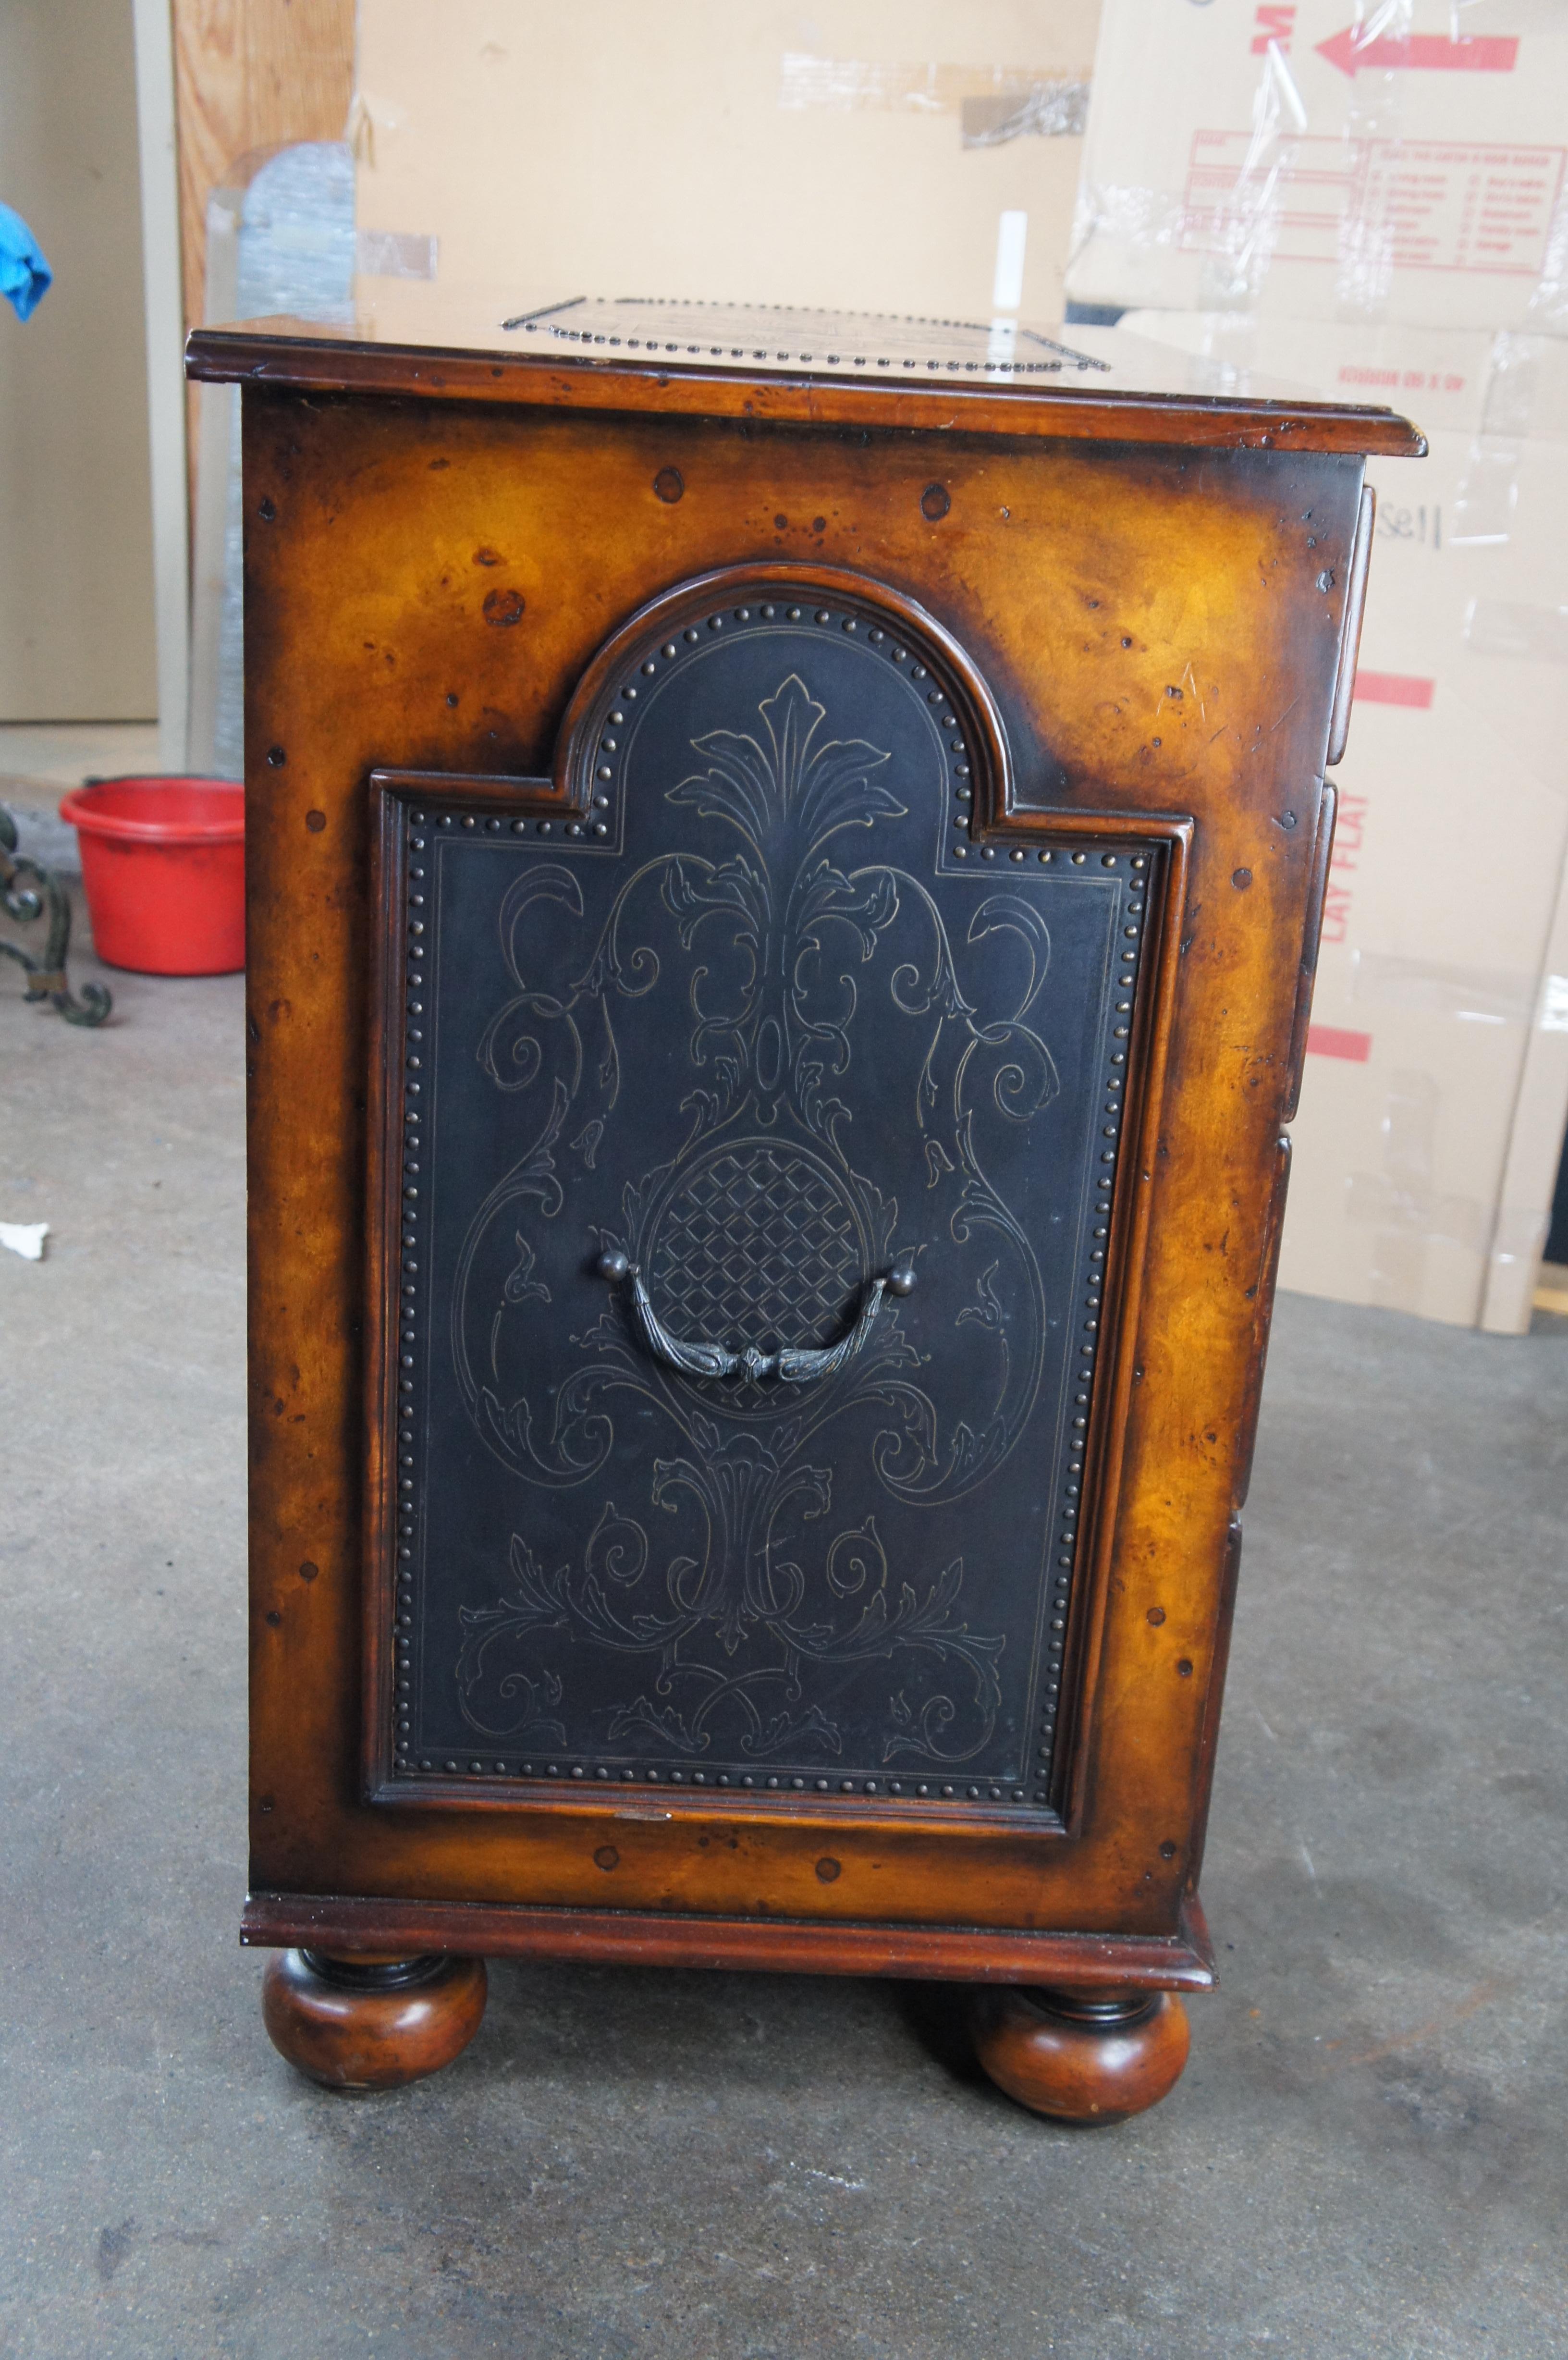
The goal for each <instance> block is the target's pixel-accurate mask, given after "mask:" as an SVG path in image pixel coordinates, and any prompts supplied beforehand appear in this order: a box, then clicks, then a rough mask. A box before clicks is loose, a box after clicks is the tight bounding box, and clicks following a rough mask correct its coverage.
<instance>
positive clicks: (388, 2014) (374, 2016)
mask: <svg viewBox="0 0 1568 2360" xmlns="http://www.w3.org/2000/svg"><path fill="white" fill-rule="evenodd" d="M484 2014H485V1961H484V1960H483V1959H452V1958H438V1957H425V1958H416V1959H388V1958H374V1959H365V1958H360V1959H344V1958H332V1957H329V1956H328V1955H327V1953H326V1952H324V1951H322V1950H276V1951H274V1953H273V1955H272V1957H271V1958H270V1959H269V1960H268V1961H267V1972H266V1974H265V1976H264V1977H263V1979H262V1985H261V2016H262V2022H263V2023H264V2024H265V2025H266V2027H267V2032H268V2034H269V2036H270V2038H271V2040H272V2045H273V2047H274V2048H275V2049H278V2050H279V2051H280V2053H281V2054H282V2055H283V2056H285V2057H287V2058H288V2060H289V2063H290V2065H294V2066H297V2067H298V2068H299V2071H300V2072H301V2073H305V2074H308V2075H309V2076H310V2080H311V2081H319V2082H320V2083H321V2087H322V2089H323V2090H342V2091H345V2092H351V2093H354V2092H367V2091H370V2090H396V2089H398V2088H400V2087H401V2085H402V2084H403V2083H404V2082H405V2081H422V2080H423V2078H424V2076H425V2075H426V2074H427V2073H439V2072H440V2070H441V2067H442V2066H443V2065H450V2064H451V2063H452V2059H453V2058H454V2057H458V2056H461V2055H462V2053H463V2050H464V2049H466V2048H467V2046H468V2044H469V2042H470V2041H471V2040H472V2039H473V2038H474V2034H475V2033H476V2032H477V2031H478V2029H479V2026H480V2023H481V2020H482V2018H483V2017H484Z"/></svg>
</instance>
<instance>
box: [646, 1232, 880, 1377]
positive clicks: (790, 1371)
mask: <svg viewBox="0 0 1568 2360" xmlns="http://www.w3.org/2000/svg"><path fill="white" fill-rule="evenodd" d="M599 1275H600V1277H601V1278H607V1279H608V1280H609V1282H610V1284H612V1286H618V1285H619V1284H620V1283H621V1281H622V1279H624V1278H629V1279H630V1280H631V1283H632V1313H633V1317H634V1318H635V1320H636V1322H637V1329H638V1332H639V1333H640V1335H641V1337H642V1340H643V1342H644V1343H645V1344H646V1345H647V1347H648V1350H649V1351H650V1352H651V1353H652V1355H653V1357H654V1359H655V1360H659V1361H662V1362H663V1364H664V1366H665V1367H666V1368H667V1369H678V1370H679V1371H681V1375H682V1376H687V1377H749V1378H751V1379H752V1380H753V1381H756V1380H757V1379H758V1378H761V1377H779V1378H782V1380H783V1381H784V1382H785V1383H786V1384H790V1385H809V1384H815V1383H817V1382H820V1380H821V1379H822V1378H823V1377H831V1376H833V1375H834V1374H835V1373H836V1371H838V1370H840V1369H842V1368H844V1367H846V1366H847V1364H848V1363H849V1362H850V1361H851V1360H854V1359H855V1354H856V1353H857V1352H859V1351H860V1350H861V1349H862V1347H863V1346H864V1345H865V1343H866V1338H868V1337H869V1335H870V1333H871V1330H872V1328H873V1327H875V1326H876V1325H877V1313H878V1312H879V1311H880V1310H881V1308H882V1297H883V1295H885V1294H892V1295H909V1293H911V1292H912V1290H913V1288H914V1284H915V1273H914V1269H913V1267H912V1265H911V1264H909V1263H908V1262H900V1263H898V1266H897V1267H896V1268H895V1269H893V1270H890V1271H889V1272H888V1273H887V1277H886V1278H874V1279H873V1280H872V1281H871V1283H870V1284H869V1285H868V1286H867V1287H866V1293H865V1295H864V1296H863V1298H862V1301H861V1306H860V1310H859V1314H858V1316H857V1317H856V1318H855V1325H854V1327H851V1329H850V1330H849V1332H848V1334H847V1335H845V1336H842V1337H840V1338H839V1340H838V1342H837V1343H836V1344H828V1345H825V1346H823V1347H822V1349H806V1348H802V1349H793V1348H789V1347H787V1348H786V1349H783V1350H781V1351H778V1352H761V1351H758V1349H757V1346H756V1345H755V1344H748V1345H747V1346H746V1349H745V1350H744V1351H741V1352H732V1351H730V1350H729V1349H728V1348H727V1347H726V1346H725V1345H723V1344H708V1343H688V1342H686V1341H685V1340H684V1338H681V1337H680V1336H672V1335H671V1334H670V1330H669V1328H668V1327H666V1326H665V1325H664V1323H663V1321H662V1320H661V1319H660V1318H659V1314H658V1312H657V1311H655V1309H654V1307H653V1306H652V1304H651V1303H650V1302H649V1301H648V1289H647V1287H646V1286H644V1284H643V1283H642V1273H641V1272H640V1271H639V1270H638V1269H637V1264H636V1263H635V1262H632V1261H630V1260H629V1259H628V1257H627V1256H626V1254H624V1253H622V1252H621V1251H619V1250H618V1249H616V1250H615V1251H612V1252H610V1253H603V1254H601V1255H600V1256H599Z"/></svg>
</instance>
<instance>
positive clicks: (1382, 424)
mask: <svg viewBox="0 0 1568 2360" xmlns="http://www.w3.org/2000/svg"><path fill="white" fill-rule="evenodd" d="M466 324H468V325H469V327H470V328H471V330H473V329H474V327H475V323H474V322H468V323H466ZM482 333H483V331H479V332H478V333H475V336H474V341H473V342H468V343H456V342H451V343H449V342H446V341H444V340H443V341H431V342H425V341H423V340H419V341H402V340H400V339H397V340H394V339H391V338H384V337H383V336H381V335H379V334H369V333H365V330H364V329H360V328H352V327H343V328H337V327H332V326H328V325H323V324H322V323H321V322H307V321H299V320H287V319H276V320H260V321H256V320H252V321H240V322H235V323H234V325H233V326H229V327H223V328H199V329H197V330H196V331H195V332H194V333H193V334H192V335H191V337H190V338H189V340H188V342H187V345H186V372H187V375H188V376H190V377H192V378H195V379H197V380H199V381H201V382H202V383H204V384H211V385H253V386H278V387H285V388H297V389H299V390H302V391H312V392H334V393H385V394H400V395H405V396H407V395H418V396H420V397H423V398H426V399H438V400H440V399H444V400H461V401H498V402H505V403H512V404H517V405H520V406H527V407H530V408H543V409H553V410H583V411H593V410H617V411H623V412H625V411H657V412H659V413H660V414H661V415H664V416H679V417H689V418H741V419H748V420H755V421H766V422H768V423H777V424H780V425H783V424H803V425H817V426H852V427H860V426H882V427H894V428H898V427H902V428H906V429H909V430H913V431H918V432H925V433H931V432H953V433H974V434H1012V435H1018V436H1021V437H1025V438H1051V439H1066V440H1075V441H1083V442H1109V443H1178V444H1188V445H1192V446H1193V447H1200V448H1206V449H1214V448H1221V449H1234V450H1270V449H1272V450H1292V451H1317V452H1338V453H1347V454H1352V455H1357V454H1366V455H1367V456H1381V457H1392V458H1401V457H1402V458H1422V457H1424V456H1425V454H1426V450H1427V443H1426V437H1425V436H1424V435H1423V434H1422V433H1421V432H1420V431H1419V429H1418V428H1416V427H1414V426H1412V425H1411V423H1410V421H1409V420H1408V419H1406V418H1401V417H1400V416H1399V414H1398V413H1397V412H1396V411H1394V410H1385V409H1380V408H1361V407H1357V406H1355V405H1350V404H1340V403H1334V402H1320V401H1312V400H1306V399H1300V400H1299V399H1292V398H1290V396H1289V395H1288V394H1283V393H1282V394H1281V395H1279V396H1278V397H1276V396H1273V395H1270V396H1268V397H1264V396H1261V395H1247V396H1245V397H1237V396H1231V395H1216V394H1204V393H1193V392H1190V391H1187V390H1184V389H1183V388H1182V386H1181V382H1180V380H1181V377H1182V374H1183V371H1184V369H1185V367H1186V366H1187V364H1186V362H1185V360H1184V358H1183V356H1182V355H1179V354H1175V353H1171V352H1167V351H1165V350H1164V349H1163V348H1162V347H1160V346H1159V345H1154V344H1149V343H1148V342H1147V341H1145V340H1143V339H1139V338H1136V337H1132V336H1127V337H1125V338H1120V332H1119V331H1116V330H1112V331H1108V332H1107V331H1102V332H1100V333H1098V335H1097V336H1091V335H1090V334H1089V333H1084V332H1081V331H1079V330H1076V329H1074V330H1073V331H1071V332H1070V333H1072V334H1073V335H1074V336H1081V338H1082V341H1083V343H1084V344H1090V343H1091V342H1093V343H1094V344H1095V345H1096V347H1097V349H1098V350H1099V351H1102V352H1103V351H1114V352H1116V355H1117V364H1118V365H1116V366H1107V365H1106V364H1105V363H1104V362H1103V361H1100V360H1096V361H1095V363H1094V368H1095V374H1094V376H1093V377H1088V376H1086V375H1083V374H1082V373H1079V372H1075V373H1074V374H1073V377H1071V379H1070V380H1069V379H1041V378H1034V379H1029V380H1027V381H1024V382H1018V381H1016V380H1015V381H1010V382H1001V381H997V380H996V379H995V378H993V377H985V376H979V377H977V378H967V379H959V378H951V379H946V380H944V381H938V382H927V383H918V382H913V381H909V380H906V379H903V378H900V377H892V376H887V377H882V376H878V375H876V374H874V373H872V374H864V375H856V376H842V375H834V374H830V373H828V372H826V371H823V372H821V373H819V372H815V371H812V370H808V369H773V368H770V369H768V370H767V371H757V370H747V369H745V368H735V367H732V366H724V365H722V364H721V365H717V366H708V365H702V364H693V363H691V362H689V361H685V362H680V363H675V362H671V363H669V364H663V363H656V362H653V361H649V360H634V359H632V358H630V357H629V356H626V355H612V356H606V357H598V356H595V357H593V358H592V359H590V358H587V357H574V356H572V355H562V354H561V353H550V354H548V355H547V354H543V353H539V352H538V351H528V350H519V349H517V347H516V346H515V345H512V344H486V343H485V342H483V341H480V335H481V334H482ZM1118 338H1120V342H1119V343H1118V342H1117V341H1116V340H1117V339H1118ZM1161 380H1165V381H1164V382H1161Z"/></svg>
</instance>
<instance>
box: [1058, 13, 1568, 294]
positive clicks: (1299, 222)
mask: <svg viewBox="0 0 1568 2360" xmlns="http://www.w3.org/2000/svg"><path fill="white" fill-rule="evenodd" d="M1565 189H1568V9H1564V8H1563V7H1561V6H1557V5H1543V4H1542V0H1515V5H1505V0H1475V5H1473V6H1469V7H1466V8H1465V9H1464V10H1463V12H1461V11H1459V10H1457V9H1454V8H1452V7H1451V6H1449V5H1446V0H1389V5H1384V6H1381V7H1379V8H1377V10H1376V11H1375V12H1372V13H1370V14H1369V13H1367V11H1366V10H1364V9H1363V8H1361V7H1360V6H1359V5H1347V0H1297V5H1257V0H1209V5H1194V0H1182V4H1181V5H1175V0H1163V4H1162V5H1158V6H1153V7H1151V6H1150V5H1149V0H1106V5H1105V10H1104V13H1103V16H1102V18H1101V28H1100V43H1099V49H1098V53H1097V55H1096V59H1095V63H1094V83H1093V90H1092V95H1091V100H1090V107H1089V116H1088V124H1087V130H1086V135H1085V140H1084V153H1083V182H1082V186H1081V190H1080V196H1079V206H1078V215H1077V222H1076V225H1075V230H1074V237H1073V262H1072V264H1071V267H1070V268H1069V272H1068V279H1067V291H1068V295H1069V297H1070V298H1071V299H1073V300H1075V301H1078V302H1082V303H1091V304H1119V305H1133V306H1154V307H1157V308H1168V309H1172V310H1181V311H1199V310H1206V309H1216V310H1217V309H1227V310H1229V309H1236V310H1243V311H1250V310H1258V311H1267V312H1278V313H1280V314H1281V315H1284V316H1288V317H1292V318H1297V319H1317V320H1325V321H1327V320H1333V321H1340V322H1344V321H1357V320H1360V321H1377V320H1388V321H1390V322H1399V323H1404V324H1410V325H1434V326H1442V325H1448V326H1454V327H1466V326H1468V327H1476V328H1496V327H1508V326H1517V325H1520V324H1523V323H1524V322H1526V321H1527V320H1529V321H1541V320H1544V319H1547V318H1548V317H1550V319H1551V320H1552V322H1553V323H1556V324H1561V322H1560V321H1559V319H1558V314H1559V313H1562V314H1563V317H1568V205H1565V201H1564V191H1565Z"/></svg>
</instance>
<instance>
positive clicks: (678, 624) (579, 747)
mask: <svg viewBox="0 0 1568 2360" xmlns="http://www.w3.org/2000/svg"><path fill="white" fill-rule="evenodd" d="M764 639H774V640H776V641H777V643H778V645H779V649H780V650H784V649H785V647H786V646H788V648H789V651H790V655H791V658H792V659H793V658H797V657H799V658H801V659H802V660H803V661H807V662H808V663H809V657H808V656H806V655H805V652H804V651H805V650H808V649H809V648H810V645H811V641H813V640H815V641H816V642H817V643H818V644H819V645H820V646H821V647H822V649H823V650H824V653H825V650H826V648H827V647H828V646H829V645H833V644H837V645H840V646H842V645H843V644H844V642H845V641H849V642H852V643H853V644H854V645H855V647H856V648H858V649H860V650H865V651H866V654H867V656H868V658H869V660H870V661H869V664H868V667H867V671H866V674H865V675H864V680H865V690H864V691H863V693H867V692H868V693H869V694H871V695H872V697H873V700H874V701H875V702H876V703H877V704H880V703H881V702H882V697H881V695H879V694H877V690H876V688H875V685H874V683H875V682H876V678H877V673H878V672H884V671H885V673H886V677H887V681H888V683H889V686H888V689H887V691H886V692H885V693H886V694H887V695H889V696H891V697H892V698H893V699H894V700H895V702H896V701H898V699H899V697H900V695H901V694H902V695H903V696H907V697H909V699H911V700H912V702H913V703H914V704H916V705H923V706H924V708H925V710H926V713H927V716H929V717H930V718H931V720H932V721H933V722H935V723H936V725H937V726H938V727H940V728H941V729H942V731H943V732H944V734H945V737H947V739H948V740H950V741H956V742H950V743H949V744H948V745H947V748H946V750H947V752H948V753H949V754H950V755H951V757H952V759H951V761H950V762H948V763H947V764H946V766H945V767H946V768H947V769H948V770H949V771H950V773H951V777H950V781H949V783H950V786H951V789H952V794H953V806H954V812H955V814H958V815H959V816H961V817H966V818H969V819H970V820H972V823H973V826H972V828H971V829H969V830H966V833H972V832H975V830H978V829H980V828H984V827H987V826H990V825H994V824H995V822H996V820H997V819H999V818H1000V817H1001V816H1002V815H1003V814H1006V813H1007V812H1008V811H1010V810H1011V808H1012V805H1013V801H1014V796H1013V771H1012V758H1011V754H1010V751H1009V748H1008V744H1007V729H1006V726H1005V724H1004V722H1003V719H1002V715H1001V712H1000V710H999V708H998V706H997V704H996V698H995V697H994V696H993V695H992V694H991V691H990V689H989V687H988V686H987V684H986V682H985V678H984V676H983V674H982V673H981V672H980V670H979V667H978V666H977V665H976V664H975V661H974V660H973V658H972V657H970V655H969V654H968V653H967V652H966V650H964V648H963V647H962V646H961V645H960V644H959V642H958V641H957V639H954V638H953V634H952V633H951V632H950V631H948V630H946V629H945V628H943V626H942V624H941V623H939V622H938V621H937V619H936V617H934V616H932V615H930V614H928V613H927V611H926V610H925V608H924V607H923V606H920V604H919V603H918V601H917V600H915V599H913V598H911V597H909V596H908V595H906V594H905V593H903V592H901V591H898V590H896V589H893V588H891V587H890V586H889V585H887V584H886V583H881V582H877V581H876V580H874V579H873V578H872V577H871V576H869V575H866V574H856V573H853V572H851V571H849V570H847V569H846V568H843V567H837V566H815V565H790V564H783V563H779V564H760V565H758V564H752V565H736V566H727V567H724V569H722V570H720V571H716V572H713V573H709V574H699V575H697V576H695V577H694V578H693V579H691V580H690V581H687V582H682V583H680V584H678V585H676V586H675V587H674V588H673V589H671V590H668V591H665V592H663V593H661V594H660V595H659V597H657V598H653V599H650V600H648V603H647V604H646V605H644V606H639V607H638V608H637V611H636V613H635V614H633V615H630V616H628V617H627V618H626V622H625V623H623V624H622V625H621V627H620V628H619V629H618V630H616V631H615V633H614V634H613V635H612V636H611V637H610V638H609V639H606V640H605V642H604V646H603V647H602V648H601V649H600V650H599V652H598V654H597V655H596V656H595V657H594V658H593V661H592V662H591V663H590V664H589V666H588V668H587V670H586V671H585V672H583V676H582V679H581V680H580V681H579V683H578V684H577V688H576V690H575V692H574V693H573V695H572V701H571V703H570V704H569V705H568V707H567V710H566V713H565V716H564V717H563V719H562V722H561V730H560V734H559V737H558V738H557V743H556V757H555V764H554V773H553V783H554V786H555V789H556V792H558V793H559V794H560V795H561V799H562V800H563V802H565V803H569V804H570V805H571V806H572V809H573V810H574V811H576V812H578V813H580V814H589V813H591V812H592V810H593V806H594V798H595V794H596V793H602V792H603V790H604V787H605V786H606V785H607V784H609V783H611V781H610V780H609V779H607V778H606V777H605V776H604V773H605V771H606V770H615V768H616V765H615V754H616V753H617V752H618V751H619V750H620V748H614V749H606V748H605V747H604V735H605V725H606V721H607V716H609V714H610V713H611V712H613V711H615V709H617V701H618V700H619V704H620V709H622V710H625V709H626V705H627V704H628V703H629V702H630V701H632V700H640V699H641V698H642V697H644V696H646V695H647V694H648V690H649V689H650V688H652V687H653V686H654V685H655V684H656V683H658V682H659V680H660V679H662V678H664V677H667V676H668V675H669V673H670V671H671V670H672V669H675V668H680V667H682V666H684V665H689V664H690V663H691V661H692V660H693V658H694V657H696V656H697V655H698V654H699V651H716V650H718V649H720V648H721V647H728V646H731V645H733V644H734V643H735V641H736V640H742V641H748V642H750V643H752V645H753V646H754V647H755V646H756V643H757V642H758V641H760V640H764ZM799 668H800V667H799V664H796V666H795V669H796V670H799ZM837 668H838V666H837V660H836V659H835V661H834V669H835V670H836V669H837ZM784 676H785V675H784V674H782V673H781V674H780V679H781V680H782V678H783V677H784ZM805 684H806V686H807V688H808V689H810V687H811V683H810V681H807V682H806V683H805ZM836 718H837V719H840V720H842V719H843V718H844V716H836ZM621 726H625V725H621ZM846 726H847V725H846Z"/></svg>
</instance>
